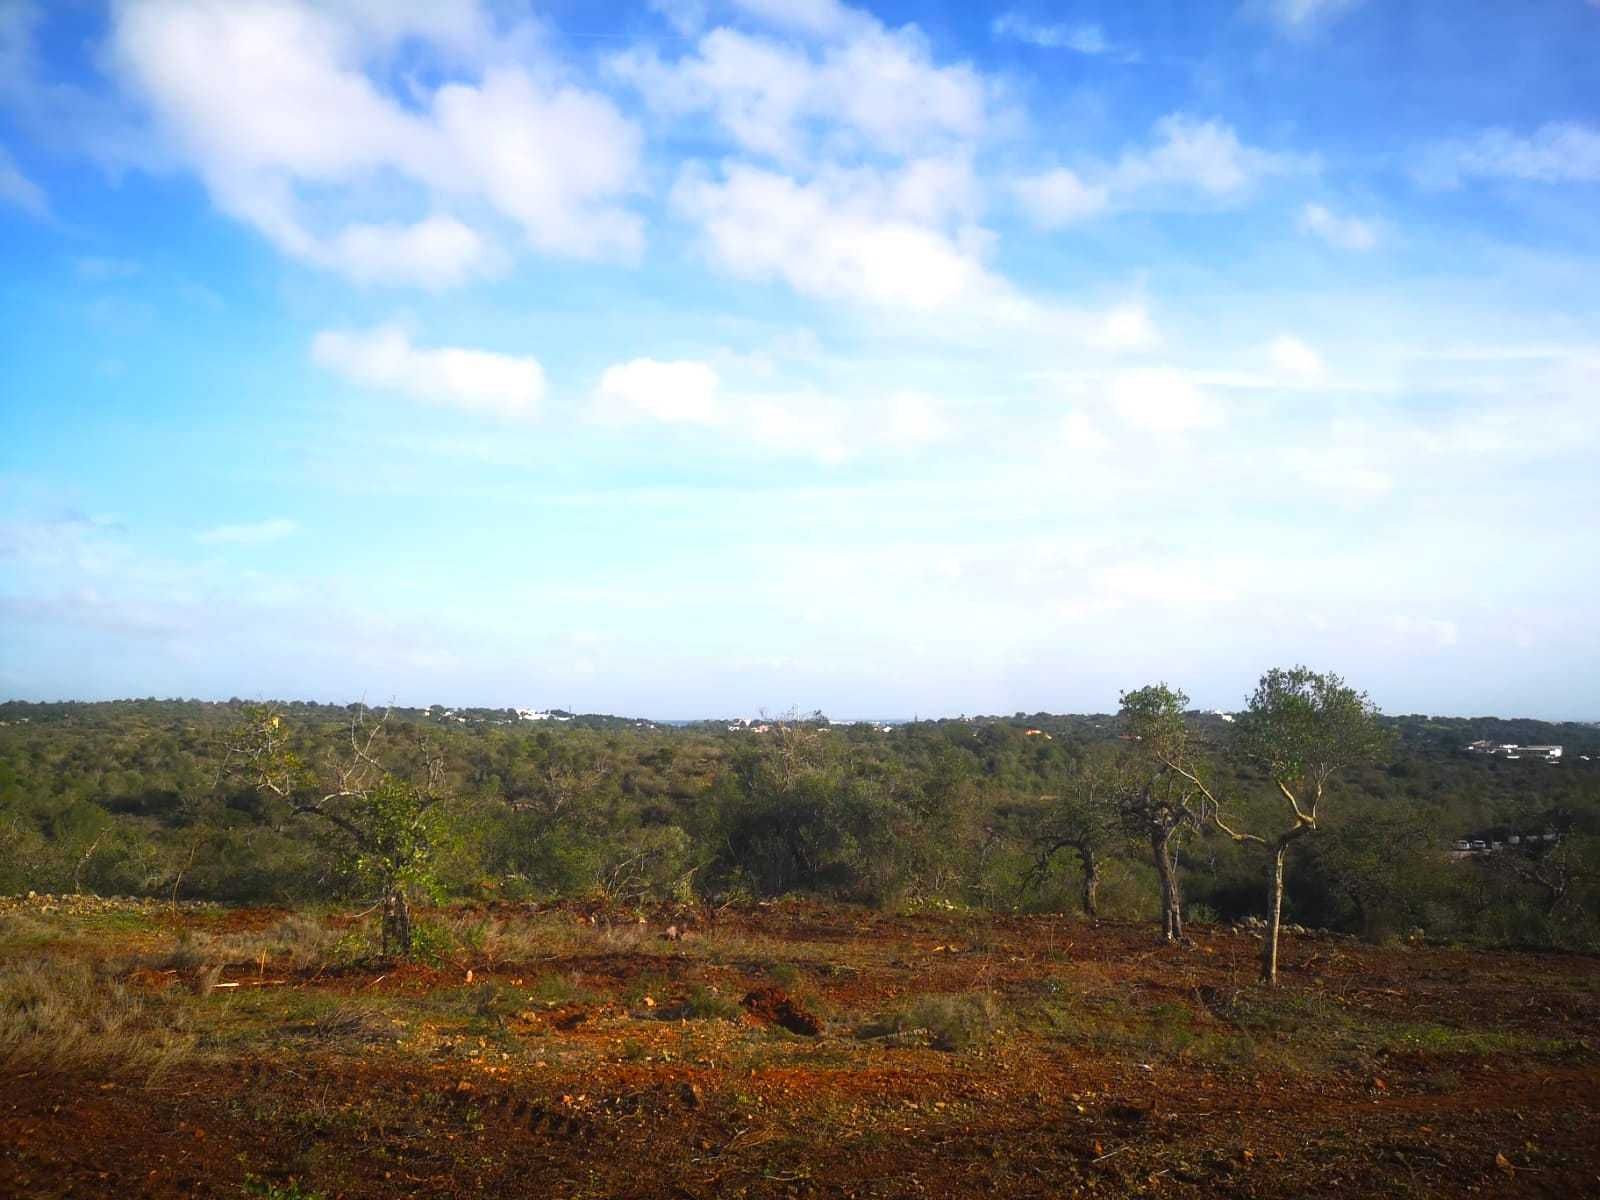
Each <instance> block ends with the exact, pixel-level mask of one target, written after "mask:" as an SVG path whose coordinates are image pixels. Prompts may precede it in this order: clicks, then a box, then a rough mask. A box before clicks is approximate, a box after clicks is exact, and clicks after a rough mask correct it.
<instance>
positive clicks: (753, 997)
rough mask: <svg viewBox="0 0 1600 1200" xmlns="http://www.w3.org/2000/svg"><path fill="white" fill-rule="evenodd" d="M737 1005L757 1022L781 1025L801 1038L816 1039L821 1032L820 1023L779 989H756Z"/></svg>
mask: <svg viewBox="0 0 1600 1200" xmlns="http://www.w3.org/2000/svg"><path fill="white" fill-rule="evenodd" d="M739 1003H740V1004H742V1005H743V1006H744V1007H745V1009H746V1010H747V1011H748V1012H749V1013H750V1015H751V1016H753V1017H755V1018H756V1019H757V1020H761V1021H765V1022H767V1023H768V1024H770V1025H781V1026H782V1027H783V1028H784V1029H787V1030H788V1031H789V1032H790V1033H798V1034H800V1035H801V1036H802V1037H816V1036H817V1035H818V1034H819V1033H821V1032H822V1022H821V1021H819V1020H817V1018H816V1017H814V1016H813V1015H812V1014H810V1013H808V1012H807V1011H806V1010H805V1009H804V1008H803V1007H801V1005H800V1004H799V1002H798V1001H796V1000H795V998H794V997H793V996H791V995H789V994H788V993H787V992H785V991H783V990H782V989H781V988H775V987H763V988H757V989H756V990H755V991H753V992H750V993H748V994H746V996H745V998H744V999H743V1000H741V1001H740V1002H739Z"/></svg>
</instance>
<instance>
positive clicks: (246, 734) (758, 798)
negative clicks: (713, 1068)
mask: <svg viewBox="0 0 1600 1200" xmlns="http://www.w3.org/2000/svg"><path fill="white" fill-rule="evenodd" d="M446 711H447V710H443V709H437V708H436V709H432V710H424V709H411V710H393V711H390V712H388V713H384V712H375V711H372V710H368V709H366V708H364V707H362V706H359V705H356V706H331V705H313V704H304V703H284V704H277V705H248V704H245V703H243V702H237V701H235V702H230V703H225V704H202V703H200V702H193V701H157V700H145V701H124V702H117V703H114V704H61V705H26V704H19V703H15V702H13V703H8V704H0V891H5V892H21V891H27V890H38V891H74V890H81V891H95V892H99V893H101V894H138V895H151V896H167V897H171V898H173V899H178V898H204V899H217V900H224V901H233V902H304V901H317V900H327V899H330V898H337V897H365V898H368V899H369V901H373V902H379V906H380V911H381V912H382V914H383V916H382V925H381V933H382V939H383V943H384V948H385V949H386V950H400V951H403V950H404V949H405V947H406V946H407V945H408V943H409V941H410V936H411V934H410V928H411V907H412V905H413V904H414V903H415V902H416V901H417V900H419V899H423V898H437V899H442V898H446V897H478V898H487V897H500V898H506V899H512V900H522V899H534V900H541V901H542V900H549V899H554V898H560V897H568V896H598V897H603V898H605V899H607V900H609V901H612V902H615V903H625V904H629V903H644V902H650V901H658V900H666V899H673V900H680V901H684V902H694V901H699V900H703V899H715V900H717V901H719V902H721V901H726V900H730V899H737V898H739V897H748V898H759V897H766V896H775V895H782V894H786V893H795V892H799V893H808V894H814V895H820V896H826V897H831V898H837V899H841V900H849V901H856V902H863V903H870V904H879V905H918V904H941V905H966V906H974V907H985V908H993V909H1004V910H1015V909H1062V908H1069V907H1071V908H1081V909H1082V910H1083V911H1084V912H1085V913H1086V914H1087V915H1089V916H1097V915H1104V916H1111V917H1118V918H1131V917H1138V916H1141V915H1143V914H1153V915H1154V916H1155V918H1156V926H1157V929H1158V930H1159V936H1161V937H1164V938H1170V939H1179V938H1182V937H1183V936H1184V926H1185V922H1186V921H1188V920H1192V919H1200V920H1226V919H1234V918H1239V917H1243V916H1247V915H1255V916H1259V917H1262V918H1264V919H1265V920H1266V922H1267V924H1268V930H1267V934H1268V936H1266V937H1264V939H1263V940H1264V949H1263V961H1262V968H1263V975H1264V977H1265V978H1267V979H1268V980H1270V979H1271V978H1272V977H1273V975H1274V973H1275V967H1276V960H1275V955H1274V948H1275V945H1276V936H1275V934H1276V930H1277V928H1278V927H1279V925H1280V924H1281V922H1282V921H1284V920H1293V921H1298V922H1301V923H1304V924H1314V925H1319V926H1324V927H1328V928H1333V929H1340V930H1345V931H1348V932H1352V933H1357V934H1361V935H1363V936H1367V937H1372V938H1383V937H1389V936H1404V935H1406V934H1407V933H1409V932H1411V931H1413V930H1415V929H1418V928H1420V929H1422V930H1423V931H1424V932H1426V933H1427V934H1428V935H1429V936H1434V937H1445V938H1452V939H1457V940H1463V941H1477V942H1486V943H1501V944H1531V945H1555V946H1568V947H1574V948H1582V949H1597V948H1600V849H1597V847H1600V769H1597V768H1600V762H1597V761H1591V762H1589V763H1585V762H1584V761H1583V759H1582V758H1581V754H1582V753H1586V752H1588V751H1590V750H1593V751H1595V755H1594V758H1595V759H1596V760H1600V730H1597V729H1595V728H1593V727H1588V726H1576V725H1572V726H1563V727H1554V726H1549V725H1542V724H1539V723H1529V722H1518V723H1514V724H1515V728H1516V729H1517V731H1518V736H1519V738H1520V740H1525V741H1559V742H1563V743H1564V744H1566V745H1567V746H1568V749H1569V756H1568V761H1567V762H1566V763H1565V764H1563V765H1562V766H1560V767H1550V766H1547V765H1543V764H1533V763H1522V762H1515V761H1512V762H1506V761H1501V760H1490V759H1485V758H1483V757H1482V756H1471V755H1467V754H1465V753H1464V752H1463V751H1462V747H1464V746H1465V744H1466V743H1467V742H1468V741H1470V740H1475V739H1476V738H1477V737H1480V736H1482V737H1501V736H1504V734H1503V733H1502V732H1501V730H1502V729H1503V728H1504V727H1506V726H1508V725H1511V724H1513V723H1508V722H1496V721H1494V720H1493V719H1489V718H1484V719H1481V720H1468V719H1439V718H1424V717H1399V718H1385V717H1382V716H1381V715H1380V714H1378V713H1377V712H1376V711H1375V709H1374V708H1373V706H1372V705H1371V704H1370V702H1369V701H1368V700H1367V699H1366V697H1365V696H1363V695H1362V694H1361V693H1359V692H1358V691H1356V690H1355V689H1353V688H1351V687H1349V686H1348V685H1346V684H1345V683H1344V681H1342V680H1340V679H1339V678H1338V677H1337V676H1334V675H1331V674H1324V673H1318V672H1313V671H1309V670H1306V669H1305V668H1293V669H1287V670H1274V671H1270V672H1268V673H1267V674H1266V675H1264V676H1263V677H1262V679H1261V682H1260V684H1259V686H1258V687H1257V689H1256V691H1255V692H1254V693H1253V694H1252V695H1251V696H1249V697H1247V698H1246V699H1245V704H1244V707H1243V708H1242V709H1241V710H1240V711H1239V712H1238V713H1237V714H1231V715H1230V716H1229V717H1227V718H1224V717H1223V716H1221V715H1218V714H1205V713H1198V712H1195V711H1192V710H1190V709H1189V708H1188V701H1187V698H1186V697H1185V696H1184V694H1183V692H1182V691H1181V690H1179V689H1177V688H1174V687H1170V686H1168V685H1167V684H1164V683H1158V684H1151V685H1146V686H1142V687H1137V688H1134V689H1131V690H1130V691H1128V692H1125V693H1124V694H1123V695H1122V697H1121V702H1120V705H1119V708H1118V711H1116V712H1114V713H1105V714H1089V715H1078V716H1053V715H1049V714H1032V715H1027V714H1017V715H1016V716H1014V717H1010V718H986V719H979V720H966V719H962V720H943V721H922V722H916V723H913V724H909V725H902V726H899V727H896V728H894V729H892V730H890V731H889V732H883V731H881V730H879V729H878V728H876V727H869V726H839V725H832V724H830V723H828V722H827V721H826V720H825V719H824V718H822V717H821V716H820V714H813V715H811V716H810V717H807V718H791V719H775V720H772V721H770V722H768V724H769V725H770V727H771V728H770V731H769V732H768V733H765V734H757V733H753V732H747V731H738V732H734V731H730V730H728V729H727V728H726V726H725V725H722V724H716V723H707V724H702V725H698V726H690V727H683V728H665V727H657V726H653V725H651V724H649V723H647V722H638V721H631V720H624V719H620V718H584V717H577V718H575V719H574V720H573V721H571V722H563V723H560V724H555V723H546V722H540V723H537V725H536V726H533V727H530V725H529V724H528V723H523V722H518V721H516V720H515V714H514V713H512V714H502V713H501V712H500V710H449V711H450V712H451V716H450V717H449V718H446V717H445V715H444V714H445V712H446ZM466 712H472V713H473V714H474V715H473V718H472V719H471V720H469V721H462V720H460V719H458V718H459V717H460V715H461V714H462V713H466ZM1491 826H1493V827H1500V828H1505V829H1508V830H1525V831H1528V832H1533V831H1534V830H1536V829H1537V830H1538V831H1540V832H1541V834H1542V833H1544V832H1550V833H1554V834H1556V835H1557V836H1556V837H1555V838H1554V839H1552V840H1548V841H1547V840H1544V839H1543V838H1542V837H1541V839H1540V840H1539V841H1537V842H1536V843H1533V844H1532V845H1529V846H1526V848H1524V847H1522V846H1519V848H1518V849H1517V850H1516V851H1515V852H1509V851H1504V852H1501V853H1498V854H1493V855H1486V856H1478V857H1475V858H1473V859H1472V860H1470V861H1460V860H1457V859H1455V858H1453V857H1452V854H1451V847H1452V845H1453V843H1454V841H1455V840H1456V839H1457V838H1459V837H1460V836H1462V835H1464V834H1465V833H1467V832H1469V831H1472V830H1476V829H1485V828H1489V827H1491Z"/></svg>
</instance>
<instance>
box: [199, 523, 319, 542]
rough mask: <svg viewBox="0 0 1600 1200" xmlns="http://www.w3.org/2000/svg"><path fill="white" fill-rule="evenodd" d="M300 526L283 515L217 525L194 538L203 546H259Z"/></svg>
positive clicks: (276, 539) (280, 537)
mask: <svg viewBox="0 0 1600 1200" xmlns="http://www.w3.org/2000/svg"><path fill="white" fill-rule="evenodd" d="M299 528H300V527H299V526H298V525H297V524H295V523H294V522H293V521H291V520H288V519H287V518H285V517H273V518H271V519H270V520H266V521H254V522H250V523H248V524H244V525H217V526H213V527H212V528H210V529H207V530H205V531H204V532H202V533H197V534H195V536H194V540H195V541H197V542H199V543H200V544H201V545H204V546H259V545H261V544H262V543H263V542H276V541H280V540H282V539H283V538H286V537H288V536H289V535H290V534H292V533H294V532H295V531H296V530H297V529H299Z"/></svg>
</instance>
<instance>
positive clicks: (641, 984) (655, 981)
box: [622, 971, 668, 1008]
mask: <svg viewBox="0 0 1600 1200" xmlns="http://www.w3.org/2000/svg"><path fill="white" fill-rule="evenodd" d="M667 987H668V983H667V980H666V979H665V978H664V977H663V976H661V975H658V974H656V973H655V972H653V971H647V972H645V973H644V974H642V975H635V976H634V977H633V978H632V979H630V980H629V981H628V985H627V987H625V988H623V989H622V1001H623V1003H624V1004H626V1005H627V1006H628V1007H629V1008H638V1007H640V1006H641V1005H642V1004H644V1002H645V998H646V997H649V998H650V999H652V1000H655V999H658V998H659V997H660V996H661V995H662V994H663V993H665V992H666V990H667Z"/></svg>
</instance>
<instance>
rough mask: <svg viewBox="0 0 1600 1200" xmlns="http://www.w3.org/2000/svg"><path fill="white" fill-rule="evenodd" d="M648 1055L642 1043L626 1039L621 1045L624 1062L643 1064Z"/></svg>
mask: <svg viewBox="0 0 1600 1200" xmlns="http://www.w3.org/2000/svg"><path fill="white" fill-rule="evenodd" d="M649 1055H650V1052H649V1050H648V1049H647V1048H646V1047H645V1045H644V1043H643V1042H640V1041H638V1040H636V1039H634V1038H628V1039H627V1040H626V1041H625V1042H623V1043H622V1060H623V1061H624V1062H631V1063H636V1062H643V1061H644V1060H645V1059H646V1058H648V1057H649Z"/></svg>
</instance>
